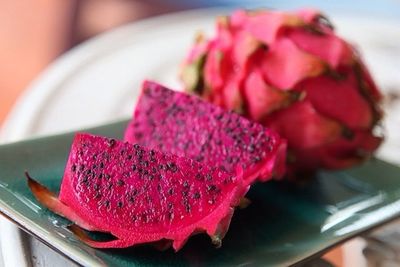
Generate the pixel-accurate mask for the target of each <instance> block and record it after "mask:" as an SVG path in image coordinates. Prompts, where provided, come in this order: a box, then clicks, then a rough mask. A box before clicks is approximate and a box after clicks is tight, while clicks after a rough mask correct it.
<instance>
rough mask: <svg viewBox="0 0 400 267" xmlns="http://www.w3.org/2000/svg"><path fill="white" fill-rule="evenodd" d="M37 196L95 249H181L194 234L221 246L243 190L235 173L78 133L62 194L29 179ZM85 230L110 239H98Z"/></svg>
mask: <svg viewBox="0 0 400 267" xmlns="http://www.w3.org/2000/svg"><path fill="white" fill-rule="evenodd" d="M28 185H29V187H30V189H31V191H32V192H33V194H34V195H35V197H36V198H37V199H38V200H39V201H40V202H41V203H42V204H44V205H45V206H47V207H48V208H49V209H50V210H52V211H54V212H56V213H58V214H59V215H61V216H64V217H66V218H68V219H70V220H71V221H73V222H75V223H76V225H74V226H73V227H71V229H72V230H73V231H74V232H75V233H76V234H77V235H78V237H80V238H81V240H83V241H84V242H86V243H87V244H88V245H90V246H92V247H96V248H123V247H128V246H133V245H137V244H147V243H157V242H158V244H160V242H161V244H165V243H168V244H169V245H170V244H171V243H172V246H173V248H174V249H175V250H176V251H177V250H179V249H180V248H181V247H182V246H183V245H184V244H185V242H186V241H187V239H188V238H189V237H190V236H191V235H193V234H196V233H201V232H206V233H207V234H208V235H209V236H211V238H212V240H213V242H214V243H215V244H217V245H218V244H220V242H221V239H222V238H223V237H224V235H225V233H226V232H227V230H228V227H229V223H230V221H231V217H232V214H233V212H234V207H235V206H237V205H238V204H239V202H240V199H241V198H242V197H243V196H244V194H245V193H246V192H247V190H248V186H244V185H243V178H242V173H241V170H240V169H238V171H237V175H236V174H235V175H232V174H231V173H227V172H224V171H222V170H220V169H219V168H215V167H210V166H209V165H204V164H201V163H198V162H196V161H194V160H191V159H189V158H184V157H178V156H175V155H172V154H164V153H161V152H159V151H156V150H152V149H146V148H144V147H142V146H140V145H138V144H129V143H127V142H122V141H116V140H114V139H109V138H103V137H98V136H93V135H90V134H77V135H76V136H75V139H74V141H73V144H72V149H71V152H70V155H69V158H68V162H67V165H66V168H65V172H64V177H63V180H62V184H61V189H60V193H59V196H58V197H57V196H56V195H54V194H53V193H52V192H50V191H49V190H48V189H46V188H45V187H44V186H42V185H40V184H39V183H38V182H36V181H35V180H33V179H31V178H30V177H29V176H28ZM77 225H79V226H80V227H82V228H84V229H86V230H89V231H101V232H106V233H111V234H112V235H113V236H115V239H113V240H110V241H95V240H93V239H90V238H89V236H87V235H86V234H85V232H84V231H82V229H81V228H80V227H78V226H77Z"/></svg>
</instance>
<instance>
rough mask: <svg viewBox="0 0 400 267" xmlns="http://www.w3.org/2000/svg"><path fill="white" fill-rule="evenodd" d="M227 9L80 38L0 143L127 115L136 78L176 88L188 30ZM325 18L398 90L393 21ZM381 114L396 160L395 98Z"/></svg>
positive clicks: (9, 237) (6, 250) (12, 255)
mask: <svg viewBox="0 0 400 267" xmlns="http://www.w3.org/2000/svg"><path fill="white" fill-rule="evenodd" d="M227 12H228V11H227V10H226V9H225V10H216V9H213V10H201V11H190V12H183V13H177V14H173V15H167V16H161V17H157V18H153V19H149V20H145V21H142V22H138V23H134V24H129V25H127V26H124V27H121V28H118V29H116V30H113V31H111V32H108V33H105V34H102V35H100V36H98V37H96V38H93V39H91V40H89V41H88V42H85V43H83V44H81V45H79V46H78V47H76V48H74V49H73V50H71V51H69V52H68V53H66V54H64V55H63V56H62V57H60V58H59V59H58V60H56V61H55V62H54V63H53V64H52V65H51V66H50V67H49V68H48V69H47V70H46V71H45V72H43V74H42V75H41V76H40V77H39V78H38V79H36V81H35V82H34V83H33V84H32V85H31V86H30V88H28V89H27V90H26V92H25V93H24V95H23V96H22V97H21V98H20V99H19V101H18V102H17V104H16V105H15V107H14V109H13V110H12V112H11V113H10V115H9V117H8V119H7V120H6V123H5V124H4V126H3V129H2V131H1V133H0V140H1V142H10V141H17V140H20V139H24V138H27V137H31V136H38V135H47V134H54V133H58V132H63V131H67V130H73V129H79V128H83V127H89V126H93V125H98V124H103V123H106V122H110V121H114V120H118V119H120V118H123V117H129V116H130V115H131V113H132V111H133V106H134V102H135V98H136V96H137V94H138V90H139V88H140V84H141V81H142V80H143V79H153V80H157V81H159V82H162V83H164V84H166V85H168V86H171V87H175V88H179V81H178V77H177V76H178V70H179V66H180V64H181V62H182V60H183V57H184V56H185V52H186V51H188V49H189V47H190V46H191V44H192V41H193V37H194V35H195V33H196V32H197V31H199V30H205V32H207V33H212V29H213V23H214V18H215V16H216V15H218V14H226V13H227ZM331 18H332V21H334V23H335V25H336V26H337V29H338V31H339V33H340V34H341V35H342V36H344V37H345V38H347V39H349V40H351V41H352V42H353V43H356V44H358V46H359V47H360V50H361V51H362V53H363V54H364V56H365V58H366V61H367V64H368V65H369V66H370V68H371V69H372V72H373V74H374V76H375V78H376V81H377V83H378V84H379V85H380V86H381V87H382V89H383V90H384V91H387V90H394V89H396V88H398V89H399V90H400V75H399V74H398V72H399V71H400V31H399V30H398V29H400V20H395V21H393V20H392V21H390V20H386V19H380V20H379V21H371V19H370V18H363V17H344V16H340V15H335V14H332V15H331ZM387 113H388V116H387V119H386V124H387V132H388V139H387V141H386V143H385V145H384V146H383V147H382V149H381V150H380V156H381V157H383V158H385V159H386V160H390V161H392V162H396V161H397V162H398V163H400V162H399V161H400V138H399V137H398V135H399V134H400V105H392V106H390V107H388V112H387ZM1 227H2V228H1V233H0V234H1V235H0V238H1V239H2V244H3V246H2V250H3V255H4V254H5V255H8V256H7V258H6V259H5V263H6V266H22V265H25V264H26V262H24V260H23V259H24V258H25V257H24V255H23V254H21V253H23V250H21V249H20V248H21V242H20V238H19V234H18V231H17V230H16V228H14V226H11V225H10V224H8V223H6V222H2V225H1ZM6 229H7V230H6ZM13 241H15V242H13ZM5 242H7V244H8V246H7V247H5V246H4V244H5ZM41 249H44V248H43V247H42V248H41ZM18 260H22V261H18ZM52 260H56V261H59V260H60V259H59V258H57V257H56V258H55V259H52ZM47 262H49V260H48V259H47ZM50 262H51V260H50ZM53 263H54V262H53Z"/></svg>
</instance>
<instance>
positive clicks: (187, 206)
mask: <svg viewBox="0 0 400 267" xmlns="http://www.w3.org/2000/svg"><path fill="white" fill-rule="evenodd" d="M184 206H185V210H186V212H190V210H191V207H190V204H189V203H188V202H187V201H185V202H184Z"/></svg>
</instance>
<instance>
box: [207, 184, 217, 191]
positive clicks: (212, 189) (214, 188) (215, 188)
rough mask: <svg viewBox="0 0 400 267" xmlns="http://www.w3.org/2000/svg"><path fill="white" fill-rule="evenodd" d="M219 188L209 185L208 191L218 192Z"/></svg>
mask: <svg viewBox="0 0 400 267" xmlns="http://www.w3.org/2000/svg"><path fill="white" fill-rule="evenodd" d="M216 190H217V186H216V185H214V184H212V185H207V191H216Z"/></svg>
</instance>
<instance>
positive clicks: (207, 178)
mask: <svg viewBox="0 0 400 267" xmlns="http://www.w3.org/2000/svg"><path fill="white" fill-rule="evenodd" d="M206 180H207V181H211V180H212V176H211V174H209V173H207V174H206Z"/></svg>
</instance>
